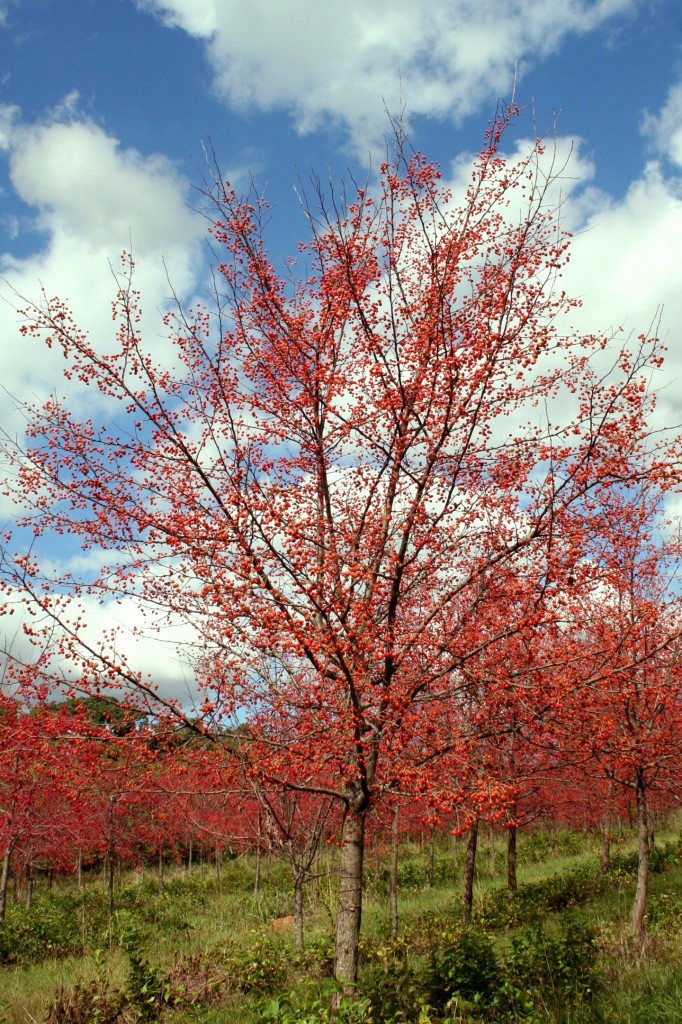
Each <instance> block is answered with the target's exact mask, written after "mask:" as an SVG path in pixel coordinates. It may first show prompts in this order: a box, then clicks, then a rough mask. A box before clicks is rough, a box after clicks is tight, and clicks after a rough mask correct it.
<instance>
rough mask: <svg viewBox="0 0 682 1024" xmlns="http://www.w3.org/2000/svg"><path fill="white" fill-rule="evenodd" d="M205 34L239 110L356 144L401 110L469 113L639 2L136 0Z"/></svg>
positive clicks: (219, 82) (220, 79)
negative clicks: (519, 71) (574, 38)
mask: <svg viewBox="0 0 682 1024" xmlns="http://www.w3.org/2000/svg"><path fill="white" fill-rule="evenodd" d="M138 6H139V7H141V8H144V9H146V10H149V11H152V12H153V13H155V14H157V15H158V16H159V17H160V18H161V19H162V20H163V21H164V22H165V23H166V24H167V25H169V26H172V27H176V28H180V29H182V30H183V31H185V32H187V33H189V34H190V35H192V36H194V37H196V38H198V39H200V40H202V41H203V42H204V45H205V47H206V52H207V55H208V57H209V60H210V63H211V66H212V68H213V73H214V78H215V87H216V90H217V92H218V93H219V95H221V96H222V97H223V98H224V99H225V100H226V101H227V102H228V103H229V104H231V105H232V106H234V107H236V108H242V109H243V108H249V107H256V108H259V109H262V110H270V109H274V108H280V109H286V110H289V111H290V112H291V114H292V116H293V118H294V121H295V124H296V127H297V128H298V130H299V131H301V132H306V131H310V130H312V129H318V128H320V127H324V126H326V125H328V124H332V125H334V126H335V127H337V126H338V125H339V124H342V125H344V126H345V128H346V129H347V131H348V133H349V136H350V139H351V142H352V144H353V145H354V146H355V148H356V150H358V151H359V152H361V153H366V151H367V147H368V146H369V145H371V143H372V142H373V141H374V140H376V139H377V138H380V137H381V135H382V133H383V131H384V129H385V125H386V117H385V111H384V103H385V104H386V106H387V107H388V109H389V110H391V111H393V112H396V111H398V110H399V108H400V106H401V92H404V96H405V98H406V103H407V107H408V109H407V113H408V114H411V115H415V114H416V115H419V114H422V115H427V116H436V117H455V118H458V117H462V116H465V115H467V114H469V113H471V112H472V111H474V110H476V109H477V108H478V106H479V105H480V104H481V103H482V102H490V101H491V100H492V101H493V102H494V101H495V99H496V98H497V97H498V96H500V95H502V96H504V95H506V96H509V93H510V90H511V88H512V84H513V80H514V73H515V70H514V69H515V64H516V62H519V66H520V67H521V68H523V66H524V65H525V63H526V62H530V61H537V60H541V59H542V58H543V57H546V56H547V55H549V54H551V53H553V52H555V51H556V50H557V49H558V47H559V46H560V45H561V43H562V41H563V40H564V39H565V38H566V37H567V36H570V35H581V34H584V33H587V32H590V31H593V30H594V29H596V28H597V27H599V26H600V25H602V24H603V23H605V22H607V21H609V20H610V19H612V18H614V17H616V16H618V15H623V14H625V13H627V12H629V11H631V10H632V9H633V6H634V3H633V0H596V2H588V0H565V2H559V0H508V2H507V3H506V4H504V5H501V4H500V3H499V0H432V2H431V3H429V4H422V5H420V4H416V3H414V2H413V0H374V2H373V3H370V4H368V3H367V2H366V0H346V2H345V3H344V4H330V3H314V4H311V3H310V2H309V0H288V2H287V3H286V4H283V3H279V4H277V3H272V0H205V2H203V3H201V4H197V3H196V2H195V0H138Z"/></svg>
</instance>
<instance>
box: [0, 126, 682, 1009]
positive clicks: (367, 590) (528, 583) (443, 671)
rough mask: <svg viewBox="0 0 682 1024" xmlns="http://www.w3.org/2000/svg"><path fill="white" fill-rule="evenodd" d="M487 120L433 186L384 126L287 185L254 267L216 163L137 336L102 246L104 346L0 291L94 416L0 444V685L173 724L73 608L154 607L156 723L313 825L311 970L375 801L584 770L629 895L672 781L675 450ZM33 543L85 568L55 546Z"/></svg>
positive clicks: (354, 918)
mask: <svg viewBox="0 0 682 1024" xmlns="http://www.w3.org/2000/svg"><path fill="white" fill-rule="evenodd" d="M514 117H515V111H513V110H507V111H504V112H503V113H502V115H501V116H500V117H499V118H498V119H497V120H496V121H495V122H494V123H493V124H492V125H491V127H490V129H489V132H488V133H487V136H486V141H485V145H484V148H483V150H482V152H481V154H480V155H479V157H478V159H477V160H476V161H475V162H474V164H473V168H472V174H471V179H470V183H469V186H468V188H467V190H466V194H465V195H463V196H453V195H452V194H451V192H450V191H449V189H448V188H447V187H446V186H445V185H444V184H443V183H442V181H441V179H440V174H439V171H438V169H437V168H436V167H434V166H433V165H431V164H430V163H428V161H426V160H425V159H424V158H423V157H422V156H421V155H419V154H417V153H413V152H411V151H410V149H409V146H408V144H407V141H406V140H405V139H404V137H403V136H402V134H401V129H400V126H397V128H396V139H395V143H396V145H395V154H394V157H393V159H392V161H390V162H387V163H386V164H385V165H384V166H383V167H382V168H381V174H380V178H379V180H378V181H377V182H373V181H372V182H369V183H368V184H367V185H366V186H363V187H359V188H356V189H355V191H354V194H353V195H352V196H351V197H350V198H348V196H347V194H346V193H344V194H343V196H339V195H337V194H335V193H334V192H333V191H331V192H330V193H328V194H326V195H325V194H324V192H323V190H322V189H321V188H319V187H315V189H314V194H313V196H312V197H311V198H309V199H308V200H307V202H306V212H307V220H308V226H309V229H310V237H309V240H308V242H307V243H305V244H304V245H302V246H301V249H300V252H299V255H298V257H297V261H294V262H292V263H290V264H289V265H288V269H287V271H286V273H285V274H284V275H278V273H277V272H276V270H275V268H274V266H273V265H272V263H271V262H270V261H269V259H268V257H267V253H266V249H265V243H264V239H263V235H262V227H263V224H264V221H265V209H266V205H265V202H264V200H263V199H262V198H261V197H257V196H251V197H250V198H248V199H247V200H245V201H244V200H240V199H239V198H238V197H237V196H236V195H235V193H234V192H233V191H232V190H231V189H230V188H229V186H228V185H227V184H226V183H224V182H223V181H222V179H221V178H220V175H219V174H216V179H215V183H214V185H213V186H212V187H211V189H210V190H209V192H208V193H207V197H208V199H209V200H210V202H211V204H212V209H213V226H212V228H211V231H212V235H213V243H214V245H215V247H216V249H217V250H218V251H219V258H218V264H217V266H216V268H215V282H216V290H215V296H214V304H213V306H212V308H211V309H206V308H198V309H195V310H193V311H192V310H185V309H184V308H183V307H182V306H180V305H178V307H177V309H176V310H174V311H171V312H169V314H168V315H167V317H166V325H167V330H168V347H167V350H165V351H164V352H163V354H162V358H159V357H157V356H155V354H154V350H153V346H148V345H145V342H144V340H143V336H142V328H141V317H140V312H139V307H138V296H137V294H136V293H135V291H134V288H133V284H132V274H133V263H132V260H131V258H130V257H128V256H126V257H124V264H123V272H122V276H121V279H120V289H119V293H118V297H117V300H116V302H115V304H114V318H115V320H116V322H117V324H118V333H117V338H116V345H115V347H114V349H113V351H111V352H109V353H106V352H104V351H103V350H102V349H101V347H100V346H99V345H98V344H94V343H92V342H91V341H90V340H89V339H88V338H87V336H86V335H85V334H84V333H83V332H82V331H81V330H80V329H79V328H78V327H77V326H76V325H75V323H74V321H73V319H72V317H71V314H70V313H69V311H68V309H67V307H66V306H65V305H64V303H63V302H61V301H60V300H59V299H48V298H47V297H45V300H44V302H43V303H42V304H41V305H32V304H29V305H28V306H27V307H26V308H25V309H24V311H23V318H24V323H23V326H22V331H23V332H24V334H26V335H32V336H35V337H37V338H43V339H44V340H45V341H46V342H47V344H49V345H51V346H52V347H54V348H57V349H61V350H62V352H63V356H64V372H65V374H66V376H67V378H68V379H69V380H70V381H72V382H73V381H78V382H80V384H81V385H82V387H83V389H84V390H83V396H85V395H90V396H92V395H93V394H94V395H96V401H93V400H92V398H90V406H91V407H92V409H93V410H94V411H93V416H96V417H97V419H96V420H93V419H83V418H81V417H79V416H78V415H77V414H76V411H75V409H76V408H77V407H78V406H74V405H73V403H69V402H67V401H66V400H64V401H61V402H60V401H59V400H58V399H57V398H53V399H51V400H50V401H49V402H47V403H46V404H45V405H43V406H40V407H30V406H27V407H26V416H27V420H28V430H27V441H26V444H25V445H8V452H7V454H8V456H9V457H10V459H11V460H12V461H13V464H14V472H15V477H14V478H10V479H9V480H8V490H9V491H13V492H14V495H15V498H16V501H17V504H18V514H17V520H16V525H15V526H14V527H13V529H12V530H11V531H8V533H7V536H6V538H5V541H6V554H5V559H4V576H3V578H4V588H5V595H6V599H7V605H8V607H9V606H10V605H12V604H13V603H16V602H21V603H22V604H23V606H24V607H25V609H26V614H27V615H29V616H30V618H29V624H28V625H27V627H26V631H27V634H28V636H29V638H30V639H32V641H33V642H34V644H35V648H36V657H35V659H34V660H33V661H32V662H31V663H30V664H28V663H26V662H24V664H15V665H13V666H12V667H11V668H10V669H9V670H8V678H9V679H11V682H12V685H14V686H16V687H19V688H27V687H28V688H30V687H31V686H33V685H34V684H35V682H36V680H40V682H41V683H44V682H45V680H49V679H55V680H58V681H60V682H61V683H64V682H65V681H66V682H67V683H69V684H70V685H74V686H78V687H80V688H83V689H86V690H88V689H89V690H90V691H99V690H101V689H102V688H104V687H119V688H121V689H122V691H124V692H125V693H126V695H127V696H126V700H127V701H129V702H130V703H131V704H136V705H137V706H138V708H139V709H140V710H141V711H148V710H150V709H152V710H153V713H154V715H155V716H156V717H157V718H159V716H163V714H166V715H167V716H169V717H170V718H171V719H172V720H174V721H176V722H177V721H182V720H183V718H184V717H185V713H184V711H183V708H182V707H180V706H179V705H177V704H176V703H174V702H173V701H171V700H169V699H165V698H164V696H163V694H162V693H160V692H159V691H158V690H157V689H156V688H155V686H154V681H153V680H152V679H150V678H148V677H145V676H144V675H143V674H142V673H141V672H140V671H138V670H137V669H136V667H135V666H134V665H132V664H129V663H128V662H127V661H126V659H125V657H124V656H123V654H122V650H121V645H120V643H119V642H118V639H117V637H116V635H115V634H114V633H113V632H112V634H111V635H107V636H103V637H98V638H93V637H92V635H91V633H89V632H88V629H87V625H86V623H87V601H88V600H91V599H95V600H98V601H100V602H105V603H108V602H112V601H114V600H126V601H132V600H134V601H136V602H138V603H139V605H140V606H141V607H144V608H146V609H148V610H149V611H150V612H151V613H153V614H154V615H155V616H156V619H157V621H158V622H159V623H161V624H163V623H167V622H176V623H177V622H178V621H182V622H185V623H188V624H189V625H190V626H191V628H192V630H193V635H194V636H195V637H196V646H195V657H194V661H195V665H196V673H197V679H198V681H199V684H200V686H201V688H202V691H203V695H204V696H203V702H202V704H201V709H202V713H203V716H204V717H203V722H202V723H197V722H196V721H195V720H192V721H191V722H189V721H187V720H186V718H185V721H186V724H187V725H189V726H191V727H192V728H193V729H195V730H197V731H198V732H199V733H202V734H203V735H205V736H213V738H214V739H215V740H216V741H218V742H220V736H221V733H222V732H224V730H225V728H226V727H227V726H229V727H230V728H231V729H232V735H233V740H232V741H231V743H230V744H229V745H227V747H225V746H224V745H223V750H224V752H226V753H227V755H228V760H229V761H231V763H232V764H233V765H235V766H237V769H238V771H239V772H241V773H242V774H243V776H244V777H245V778H246V779H247V780H248V781H249V785H250V786H251V787H252V789H253V791H254V793H256V794H258V797H257V798H258V800H259V804H260V806H265V805H266V804H267V802H268V801H273V800H275V799H276V800H280V799H283V798H284V797H285V796H286V798H287V799H292V798H293V797H297V796H298V795H300V794H304V795H306V796H307V797H310V798H311V799H312V800H313V802H314V803H315V805H316V806H322V805H323V804H324V802H325V801H328V802H329V805H330V807H333V808H334V809H335V810H334V813H335V814H337V815H338V816H339V817H340V819H341V821H342V838H341V857H340V861H341V864H340V885H339V901H338V907H337V913H336V947H335V972H336V977H337V980H338V982H339V990H340V992H343V991H344V990H346V991H352V988H353V985H354V983H355V979H356V976H357V956H358V941H359V934H360V922H361V907H362V878H363V856H364V850H365V845H366V823H367V821H368V820H369V818H371V812H372V808H373V807H374V806H375V805H377V804H381V803H385V802H386V801H390V800H391V799H394V800H396V799H398V798H401V799H402V800H403V801H404V800H406V799H410V800H414V801H419V802H420V806H422V805H423V806H424V807H425V808H426V813H427V816H428V817H430V818H431V819H432V820H439V819H440V818H441V817H442V816H447V815H449V814H452V813H454V811H455V809H457V808H459V807H461V808H464V809H465V810H464V813H465V815H467V816H468V818H469V820H471V821H474V820H475V819H476V818H478V817H479V816H483V817H485V816H486V815H489V814H490V813H492V811H491V809H492V808H495V809H496V810H495V813H498V814H500V815H503V814H504V815H508V816H509V820H510V821H511V820H514V817H515V815H518V816H519V820H521V818H522V815H523V802H524V800H525V799H526V798H527V796H528V795H529V794H530V793H532V792H535V791H536V790H538V789H539V788H541V787H542V786H543V785H545V783H546V779H547V778H548V777H549V775H550V773H551V771H558V770H560V769H561V768H562V766H565V765H567V764H570V765H571V766H572V771H577V770H578V769H579V768H580V766H581V765H582V766H588V765H589V766H590V772H591V773H592V774H591V776H590V777H594V778H597V777H600V778H601V777H602V776H603V777H607V778H610V779H611V780H612V781H613V782H614V783H615V784H616V786H625V787H631V788H632V792H633V793H634V795H635V798H636V803H637V808H638V814H639V821H640V830H641V836H642V840H641V847H640V857H641V863H642V874H641V878H640V888H639V894H640V902H639V903H638V906H640V907H643V900H644V898H645V892H646V870H645V869H646V849H645V842H644V839H645V836H646V823H647V799H648V795H649V793H650V791H651V789H652V788H653V787H658V788H660V789H661V790H667V791H669V792H671V793H673V792H676V787H677V775H676V767H675V765H676V759H675V758H676V755H677V752H678V750H679V739H678V737H679V732H678V723H679V685H678V675H679V669H678V660H679V657H678V656H679V642H678V637H679V633H680V617H679V611H678V595H677V590H676V585H675V566H676V564H677V559H678V555H679V550H678V548H679V544H678V537H677V533H676V531H675V528H674V526H673V525H672V524H669V523H665V522H664V520H663V511H664V504H665V501H666V498H667V495H668V493H669V492H671V491H674V490H676V488H677V487H678V486H679V477H680V467H681V462H680V442H679V440H678V439H677V438H676V437H672V436H670V435H669V434H668V433H666V432H665V431H660V430H658V431H653V430H652V429H651V427H650V425H649V424H650V422H651V415H652V412H653V408H654V392H655V387H654V384H653V382H654V380H655V376H656V374H657V373H658V372H659V371H660V367H661V362H662V346H661V344H660V342H659V341H658V339H656V338H647V337H644V336H642V337H640V338H639V339H637V340H634V341H633V340H630V341H627V342H625V343H624V344H623V346H622V347H619V343H617V342H616V339H614V338H610V337H603V336H600V335H587V336H586V335H584V334H578V333H576V332H575V331H574V330H573V329H572V328H571V322H572V316H573V313H574V310H575V306H576V303H575V302H574V301H573V300H571V299H570V298H568V297H567V296H566V295H565V294H564V292H563V290H562V288H561V272H562V268H563V266H564V265H565V262H566V260H567V258H568V245H569V239H568V238H567V236H566V235H565V233H564V232H563V231H562V229H561V223H560V208H559V207H558V206H557V202H556V197H557V195H558V188H559V186H558V182H559V181H560V168H557V167H556V166H555V164H554V158H553V156H552V153H551V151H550V152H547V151H546V150H545V148H544V146H543V144H542V143H541V142H540V141H538V142H536V143H535V144H534V145H533V146H531V148H530V152H529V154H528V156H527V157H526V158H525V159H523V160H520V161H516V162H512V161H509V160H506V159H505V158H504V157H503V155H502V153H501V144H502V139H503V137H504V133H505V132H507V131H508V130H510V124H511V122H512V121H513V119H514ZM85 389H90V390H89V391H86V390H85ZM79 401H80V402H81V404H82V403H83V402H84V401H85V397H82V398H81V399H79ZM50 538H66V539H67V540H68V541H70V542H73V541H76V542H77V543H78V544H79V546H80V548H81V549H82V551H81V552H80V553H79V564H80V565H85V566H94V567H95V568H94V569H92V571H91V573H90V574H88V572H87V571H86V570H83V571H82V572H78V574H76V573H75V572H70V571H64V572H61V571H60V570H59V569H55V568H54V564H55V563H54V559H49V558H45V557H43V552H45V551H46V547H45V544H46V541H47V540H49V539H50ZM83 552H84V553H85V555H83ZM104 562H106V565H105V566H103V563H104ZM596 765H600V766H601V767H600V772H601V773H602V775H599V773H598V772H596V771H595V766H596ZM237 769H236V770H237ZM223 770H224V771H225V772H226V773H227V774H226V777H230V776H229V773H228V769H227V768H224V769H223ZM590 785H591V786H593V788H592V789H591V792H593V793H594V797H595V801H596V800H598V799H601V798H600V797H598V794H599V793H600V790H599V789H598V787H597V784H596V783H594V784H590ZM641 912H643V911H641ZM641 912H640V910H638V911H637V912H636V914H635V922H634V923H635V929H636V930H638V929H639V928H640V927H641Z"/></svg>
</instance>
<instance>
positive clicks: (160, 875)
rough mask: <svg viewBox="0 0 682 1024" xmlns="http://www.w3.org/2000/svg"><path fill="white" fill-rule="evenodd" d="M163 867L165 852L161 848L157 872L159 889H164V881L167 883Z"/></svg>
mask: <svg viewBox="0 0 682 1024" xmlns="http://www.w3.org/2000/svg"><path fill="white" fill-rule="evenodd" d="M163 867H164V865H163V850H162V849H161V847H159V860H158V869H157V872H156V877H157V879H158V882H159V889H163V886H164V881H165V879H164V871H163Z"/></svg>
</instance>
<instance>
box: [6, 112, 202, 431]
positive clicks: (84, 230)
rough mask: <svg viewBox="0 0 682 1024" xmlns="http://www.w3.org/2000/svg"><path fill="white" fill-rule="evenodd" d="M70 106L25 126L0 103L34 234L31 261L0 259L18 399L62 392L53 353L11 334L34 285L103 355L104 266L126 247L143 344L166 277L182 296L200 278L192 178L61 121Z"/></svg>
mask: <svg viewBox="0 0 682 1024" xmlns="http://www.w3.org/2000/svg"><path fill="white" fill-rule="evenodd" d="M67 101H68V102H67V103H66V105H63V104H62V105H61V106H60V109H59V110H58V111H56V112H55V113H54V115H53V119H50V120H48V121H46V122H41V123H36V124H26V123H23V122H22V121H21V119H20V113H19V112H18V111H17V110H16V108H4V109H2V108H0V141H3V140H4V147H5V149H6V151H7V153H8V159H9V170H10V180H11V184H12V186H13V188H14V191H15V193H16V195H17V196H18V197H19V198H20V199H21V200H23V202H24V203H25V204H26V213H25V215H24V221H23V226H24V228H26V227H27V226H28V227H30V228H31V229H32V231H33V232H36V233H37V236H38V239H39V241H38V243H37V247H36V251H34V252H33V253H31V254H30V255H25V256H21V257H18V256H16V255H13V254H11V253H7V252H6V253H4V254H0V276H2V278H3V279H4V281H5V284H4V286H3V287H2V288H1V289H0V293H1V294H2V298H3V299H4V300H5V301H4V302H3V303H1V304H0V329H1V330H2V335H3V338H4V339H5V344H4V345H3V354H2V371H1V373H2V381H3V384H4V387H5V388H6V389H7V391H9V392H10V393H11V394H14V395H18V396H21V397H23V398H30V396H31V395H36V396H37V397H41V396H42V395H44V394H45V393H46V391H48V390H51V389H52V388H53V387H56V388H57V390H58V391H60V390H61V388H62V381H61V367H60V364H59V360H58V356H57V354H56V353H54V354H52V355H50V353H47V351H43V350H41V352H40V354H39V356H37V353H36V343H35V342H32V341H31V339H22V338H21V337H20V335H19V330H18V327H19V323H20V320H21V318H20V317H19V316H18V315H17V313H16V310H15V308H13V307H16V306H19V307H21V305H22V299H21V298H20V296H24V297H26V298H27V299H28V300H30V301H36V300H38V298H39V289H40V283H41V282H42V283H43V284H44V286H45V289H46V291H47V293H48V295H50V296H52V295H59V296H60V297H61V298H63V299H64V300H65V301H66V302H67V303H69V305H70V306H71V307H72V309H73V310H74V313H75V316H76V319H77V321H78V323H79V325H80V326H81V327H83V328H84V329H85V330H87V331H89V333H90V336H91V339H92V341H93V343H94V344H95V345H96V346H97V347H99V348H100V349H102V350H106V349H108V348H109V347H110V346H111V345H112V344H113V337H112V324H111V300H112V299H113V298H114V297H115V294H116V283H115V280H114V277H113V275H112V268H114V269H118V268H119V266H120V263H119V259H120V255H121V252H122V251H123V250H124V249H125V250H128V251H130V250H131V248H132V252H133V255H134V257H135V259H136V265H137V283H138V286H139V287H140V289H141V291H142V294H143V296H144V304H145V310H146V311H147V313H148V314H149V319H150V320H151V324H150V331H149V333H150V334H151V336H152V337H154V336H156V335H158V334H159V328H160V323H159V319H158V316H157V311H158V310H160V309H162V308H164V307H165V306H166V305H167V302H168V297H169V295H170V292H171V287H170V285H169V282H168V278H170V280H171V282H172V284H173V288H174V289H175V290H176V291H177V292H178V293H179V294H185V295H186V294H188V293H191V291H192V290H193V289H194V288H195V287H196V286H197V284H198V283H199V273H200V268H201V267H202V260H201V259H200V258H199V257H200V246H201V241H202V240H203V238H204V237H205V225H204V222H203V220H202V218H201V217H200V216H199V215H197V214H195V213H193V212H192V211H191V210H190V209H189V208H188V206H187V199H188V195H189V183H188V182H187V181H186V180H185V179H184V178H182V177H181V176H180V175H179V174H178V173H177V172H176V170H175V169H174V167H173V166H172V164H171V163H170V161H168V160H167V159H166V158H165V157H163V156H160V155H151V156H143V155H142V154H140V153H139V152H136V151H135V150H132V149H126V148H124V147H123V146H121V144H120V143H119V142H118V140H117V139H115V138H112V137H111V136H110V135H107V134H106V132H105V131H104V130H103V129H102V128H100V127H99V126H98V125H96V124H93V123H92V122H90V121H88V120H83V119H80V120H79V119H77V118H74V117H72V116H69V118H68V119H67V120H63V119H62V118H63V116H64V113H65V111H67V110H68V111H69V113H71V112H72V110H73V98H68V97H67ZM155 320H156V323H155V322H154V321H155ZM12 337H13V338H14V339H15V341H14V343H10V342H9V339H10V338H12ZM11 420H12V417H11V416H10V421H11ZM4 426H5V429H7V426H8V421H7V417H4Z"/></svg>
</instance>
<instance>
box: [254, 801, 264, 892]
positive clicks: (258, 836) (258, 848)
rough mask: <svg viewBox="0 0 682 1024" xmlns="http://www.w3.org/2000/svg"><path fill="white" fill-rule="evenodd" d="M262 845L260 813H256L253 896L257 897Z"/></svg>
mask: <svg viewBox="0 0 682 1024" xmlns="http://www.w3.org/2000/svg"><path fill="white" fill-rule="evenodd" d="M262 844H263V822H262V820H261V812H260V810H259V811H258V832H257V834H256V877H255V878H254V880H253V895H254V897H256V896H257V895H258V890H259V889H260V859H261V846H262Z"/></svg>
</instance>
